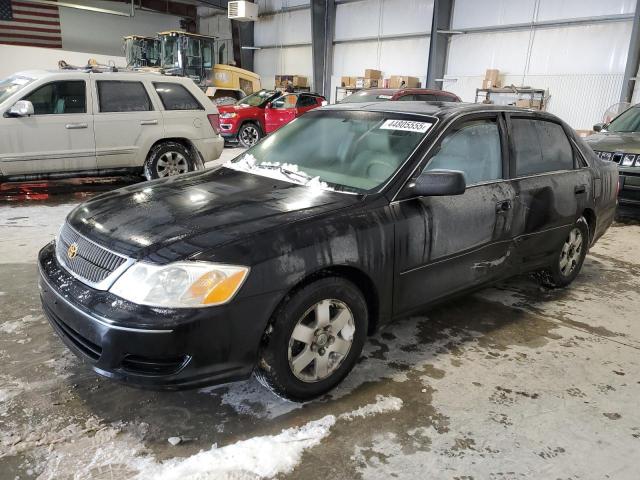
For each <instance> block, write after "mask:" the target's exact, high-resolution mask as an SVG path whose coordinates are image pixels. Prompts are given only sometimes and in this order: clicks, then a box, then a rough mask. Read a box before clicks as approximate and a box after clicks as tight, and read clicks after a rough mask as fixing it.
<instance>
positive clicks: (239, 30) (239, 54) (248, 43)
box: [231, 20, 254, 71]
mask: <svg viewBox="0 0 640 480" xmlns="http://www.w3.org/2000/svg"><path fill="white" fill-rule="evenodd" d="M253 25H254V22H238V21H236V20H231V37H232V38H233V58H234V60H235V61H236V66H237V67H240V68H244V69H245V70H251V71H253V53H254V50H253V49H252V48H242V47H253V46H254V44H253Z"/></svg>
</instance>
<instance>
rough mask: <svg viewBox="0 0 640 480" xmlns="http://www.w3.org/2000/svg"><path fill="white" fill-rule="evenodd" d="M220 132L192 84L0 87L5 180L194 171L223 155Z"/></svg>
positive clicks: (30, 79) (39, 74) (144, 78)
mask: <svg viewBox="0 0 640 480" xmlns="http://www.w3.org/2000/svg"><path fill="white" fill-rule="evenodd" d="M218 125H219V124H218V109H217V108H216V106H215V105H214V104H213V103H212V102H211V101H210V100H209V99H208V98H207V96H206V95H205V94H204V93H203V92H202V91H201V90H200V89H199V88H198V87H197V86H196V84H195V83H194V82H193V81H192V80H190V79H189V78H181V77H169V76H165V75H160V74H156V73H137V72H108V73H94V72H86V71H81V70H59V71H26V72H20V73H16V74H15V75H12V76H11V77H9V78H6V79H4V80H0V179H17V180H20V179H22V180H28V179H34V178H47V177H49V178H50V177H53V178H55V177H65V176H86V175H105V174H106V175H113V174H117V173H122V172H131V171H138V172H140V171H143V172H144V175H145V176H146V177H147V179H152V178H160V177H166V176H169V175H176V174H179V173H184V172H188V171H192V170H197V169H201V168H204V162H208V161H210V160H215V159H216V158H218V157H219V156H220V154H221V153H222V149H223V147H224V140H223V139H222V137H221V136H220V135H219V132H218Z"/></svg>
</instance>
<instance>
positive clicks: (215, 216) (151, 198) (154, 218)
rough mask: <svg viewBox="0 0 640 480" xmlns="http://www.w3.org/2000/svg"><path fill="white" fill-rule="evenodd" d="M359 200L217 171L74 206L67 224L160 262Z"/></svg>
mask: <svg viewBox="0 0 640 480" xmlns="http://www.w3.org/2000/svg"><path fill="white" fill-rule="evenodd" d="M360 199H361V197H360V196H358V195H349V194H344V193H338V192H334V191H331V190H320V189H316V188H311V187H306V186H304V185H298V184H293V183H289V182H285V181H281V180H277V179H273V178H267V177H263V176H259V175H254V174H250V173H245V172H240V171H236V170H231V169H228V168H224V167H222V168H219V169H217V170H213V171H212V170H208V171H204V172H197V173H192V174H184V175H180V176H177V177H173V178H170V179H166V180H156V181H152V182H146V183H141V184H139V185H135V186H132V187H126V188H122V189H119V190H115V191H113V192H109V193H106V194H104V195H100V196H99V197H96V198H95V199H93V200H90V201H88V202H86V203H84V204H81V205H79V206H78V207H76V208H75V209H74V210H73V211H72V212H71V213H70V214H69V216H68V217H67V221H68V222H69V224H70V225H71V226H72V227H73V228H75V229H76V230H77V231H78V232H80V233H81V234H82V235H84V236H86V237H87V238H89V239H90V240H92V241H94V242H96V243H98V244H99V245H102V246H104V247H106V248H109V249H111V250H114V251H116V252H118V253H122V254H124V255H127V256H130V257H133V258H137V259H141V258H145V257H151V258H153V261H156V262H160V263H162V262H165V261H166V262H170V261H175V260H178V259H184V258H188V257H190V256H192V255H196V254H198V253H202V252H205V251H208V250H210V249H212V248H215V247H217V246H220V245H222V244H225V243H227V242H230V241H233V240H236V239H239V238H242V237H245V236H247V235H251V234H255V233H257V232H260V231H263V230H267V229H271V228H277V227H279V226H282V225H284V224H287V223H291V222H295V221H299V220H304V219H307V218H310V217H312V216H316V215H320V214H323V213H327V212H330V211H333V210H337V209H341V208H344V207H347V206H349V205H353V204H356V203H358V202H359V201H360Z"/></svg>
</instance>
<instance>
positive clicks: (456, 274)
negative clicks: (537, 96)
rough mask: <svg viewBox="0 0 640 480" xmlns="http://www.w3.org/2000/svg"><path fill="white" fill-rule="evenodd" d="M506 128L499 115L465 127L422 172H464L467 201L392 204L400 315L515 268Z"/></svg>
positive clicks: (456, 129)
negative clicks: (506, 178)
mask: <svg viewBox="0 0 640 480" xmlns="http://www.w3.org/2000/svg"><path fill="white" fill-rule="evenodd" d="M503 125H504V124H503V122H502V119H501V118H500V117H499V116H498V115H497V114H491V115H484V116H473V117H466V118H465V119H463V120H461V121H458V122H457V123H455V124H454V125H453V126H452V127H450V128H449V129H448V131H447V132H446V133H445V134H444V135H443V138H442V140H441V141H440V142H439V144H437V145H436V146H435V147H434V149H433V150H432V153H431V154H430V155H429V157H428V158H427V159H426V160H425V161H424V162H423V164H422V165H421V166H420V167H419V168H418V171H421V170H422V171H424V170H437V169H447V170H461V171H463V172H464V173H465V178H466V182H467V189H466V191H465V193H464V194H463V195H457V196H446V197H436V196H434V197H419V198H410V199H407V200H401V201H399V202H397V203H395V204H392V208H393V211H394V213H395V215H396V219H397V223H396V285H395V288H394V291H395V298H394V313H396V314H402V313H404V312H407V311H410V310H412V309H414V308H417V307H420V306H421V305H423V304H425V303H429V302H431V301H433V300H437V299H439V298H442V297H445V296H447V295H448V294H451V293H455V292H457V291H461V290H463V289H465V288H469V287H473V286H477V285H480V284H483V283H485V282H489V281H492V280H495V279H498V278H500V277H502V276H504V275H505V274H506V272H507V271H508V270H509V265H510V256H511V255H512V247H513V244H512V239H511V223H512V220H513V210H512V207H513V201H514V199H515V192H514V190H513V188H512V187H511V185H510V184H509V182H508V181H505V180H503V179H504V178H505V177H506V173H505V172H506V170H507V168H506V166H507V160H506V159H507V153H506V150H507V149H506V136H505V135H504V130H505V129H504V126H503Z"/></svg>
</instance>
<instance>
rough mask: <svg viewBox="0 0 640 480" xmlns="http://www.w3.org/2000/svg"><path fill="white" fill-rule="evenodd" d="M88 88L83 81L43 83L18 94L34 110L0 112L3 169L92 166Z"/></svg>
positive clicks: (52, 170) (32, 170)
mask: <svg viewBox="0 0 640 480" xmlns="http://www.w3.org/2000/svg"><path fill="white" fill-rule="evenodd" d="M87 92H88V90H87V82H86V81H85V80H65V81H54V82H50V83H46V84H44V85H41V86H39V87H36V88H35V89H34V90H33V91H32V92H30V93H28V94H27V95H25V96H24V97H23V98H22V100H28V101H30V102H31V103H32V104H33V109H34V115H31V116H29V117H0V171H1V172H2V174H4V175H28V174H43V173H56V172H73V171H82V170H94V169H95V168H96V154H95V140H94V133H93V132H94V130H93V116H92V115H91V111H90V109H89V110H88V106H90V102H87V98H88V95H87ZM89 98H90V97H89ZM89 108H90V107H89Z"/></svg>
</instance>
